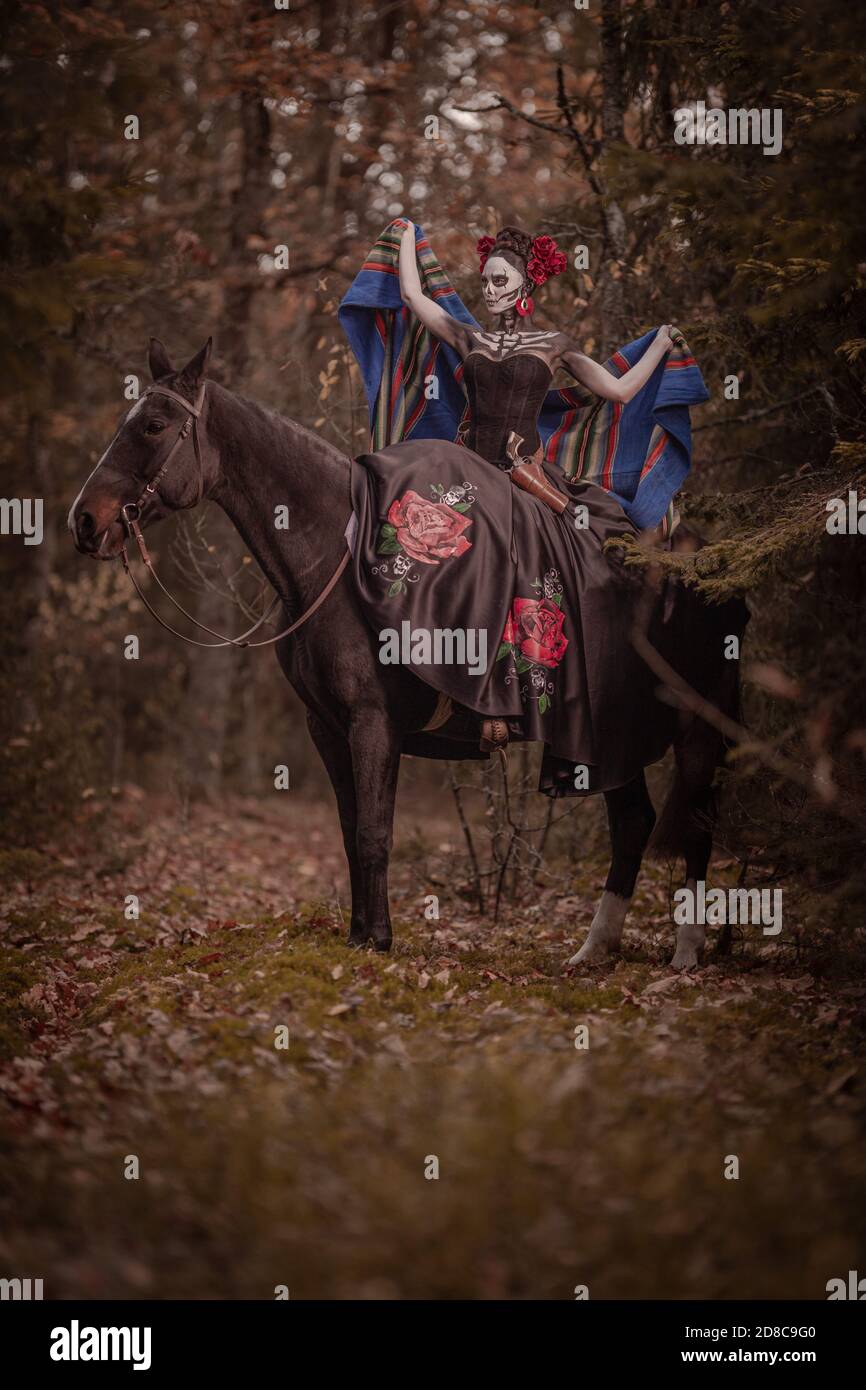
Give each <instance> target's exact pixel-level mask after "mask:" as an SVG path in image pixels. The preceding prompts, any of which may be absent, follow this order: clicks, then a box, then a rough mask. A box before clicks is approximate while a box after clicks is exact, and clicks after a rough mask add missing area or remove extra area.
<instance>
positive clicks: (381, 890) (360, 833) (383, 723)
mask: <svg viewBox="0 0 866 1390" xmlns="http://www.w3.org/2000/svg"><path fill="white" fill-rule="evenodd" d="M401 741H402V738H401V734H400V731H399V730H398V729H397V728H396V727H395V726H394V724H393V723H392V722H391V720H390V719H389V718H388V716H387V714H386V713H385V712H384V710H382V709H370V708H369V707H367V708H365V709H361V710H358V711H356V712H355V713H354V715H353V718H352V724H351V727H350V730H349V747H350V749H351V753H352V770H353V773H354V778H355V805H356V808H357V824H356V832H355V845H356V850H357V855H358V863H359V865H360V873H361V885H362V893H363V902H364V920H365V924H366V929H367V938H368V940H369V941H370V942H371V944H372V945H373V948H374V949H375V950H377V951H389V950H390V949H391V915H390V912H389V910H388V861H389V859H390V855H391V845H392V842H393V831H394V800H395V797H396V794H397V774H398V772H399V768H400V745H401Z"/></svg>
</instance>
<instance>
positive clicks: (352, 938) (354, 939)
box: [346, 930, 370, 951]
mask: <svg viewBox="0 0 866 1390" xmlns="http://www.w3.org/2000/svg"><path fill="white" fill-rule="evenodd" d="M369 940H370V936H369V933H368V932H361V931H354V930H353V931H350V932H349V935H348V936H347V937H346V945H347V946H351V947H352V948H353V949H354V950H356V951H359V950H360V949H361V947H362V946H366V945H367V943H368V942H369Z"/></svg>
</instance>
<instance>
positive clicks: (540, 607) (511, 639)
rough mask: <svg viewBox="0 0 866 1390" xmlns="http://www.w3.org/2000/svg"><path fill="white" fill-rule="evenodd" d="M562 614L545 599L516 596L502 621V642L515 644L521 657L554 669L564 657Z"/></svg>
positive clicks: (564, 641)
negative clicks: (504, 622) (503, 625)
mask: <svg viewBox="0 0 866 1390" xmlns="http://www.w3.org/2000/svg"><path fill="white" fill-rule="evenodd" d="M564 622H565V614H564V613H563V611H562V609H561V608H557V606H556V604H555V603H551V601H550V599H548V598H516V599H515V600H514V602H513V604H512V605H511V612H510V613H509V615H508V620H507V622H506V624H505V631H504V632H503V634H502V641H503V642H508V643H510V644H511V645H513V646H515V647H517V650H518V651H519V652H520V655H521V656H522V657H525V659H526V660H527V661H532V662H534V663H535V664H536V665H538V666H547V667H548V668H549V669H550V670H554V669H555V668H556V667H557V666H558V665H559V663H560V662H561V660H562V658H563V657H564V656H565V649H566V647H567V646H568V639H567V638H566V637H564V636H563V632H562V625H563V623H564Z"/></svg>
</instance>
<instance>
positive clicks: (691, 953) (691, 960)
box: [671, 946, 698, 971]
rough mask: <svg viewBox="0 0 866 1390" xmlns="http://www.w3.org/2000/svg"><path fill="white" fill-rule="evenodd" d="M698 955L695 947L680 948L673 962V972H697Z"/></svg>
mask: <svg viewBox="0 0 866 1390" xmlns="http://www.w3.org/2000/svg"><path fill="white" fill-rule="evenodd" d="M697 968H698V953H697V951H696V950H695V948H694V947H693V946H679V947H678V948H677V950H676V952H675V953H674V958H673V960H672V961H671V970H680V971H687V970H697Z"/></svg>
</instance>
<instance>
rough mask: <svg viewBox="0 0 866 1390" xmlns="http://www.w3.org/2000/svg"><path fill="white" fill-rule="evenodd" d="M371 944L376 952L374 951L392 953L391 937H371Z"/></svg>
mask: <svg viewBox="0 0 866 1390" xmlns="http://www.w3.org/2000/svg"><path fill="white" fill-rule="evenodd" d="M369 942H370V945H371V946H372V947H373V950H374V951H383V952H384V951H390V949H391V938H390V936H371V937H370V938H369Z"/></svg>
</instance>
